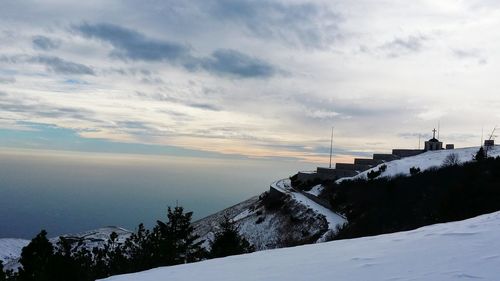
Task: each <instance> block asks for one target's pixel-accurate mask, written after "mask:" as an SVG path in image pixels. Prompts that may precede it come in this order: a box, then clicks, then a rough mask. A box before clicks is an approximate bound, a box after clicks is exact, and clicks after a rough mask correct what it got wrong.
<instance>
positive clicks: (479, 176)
mask: <svg viewBox="0 0 500 281" xmlns="http://www.w3.org/2000/svg"><path fill="white" fill-rule="evenodd" d="M326 191H327V192H328V196H329V198H330V203H331V206H333V207H332V208H333V209H334V210H335V211H336V212H339V213H342V214H344V215H345V216H346V217H347V220H348V221H349V224H348V225H346V226H345V227H344V228H342V230H341V231H340V232H339V233H338V235H337V237H336V238H337V239H341V238H353V237H361V236H368V235H378V234H383V233H390V232H396V231H404V230H410V229H415V228H417V227H421V226H424V225H429V224H434V223H442V222H449V221H455V220H462V219H466V218H471V217H474V216H477V215H481V214H485V213H490V212H494V211H498V210H500V158H496V159H492V158H488V159H484V160H483V161H476V162H469V163H463V164H462V165H454V166H446V167H442V168H440V169H429V170H426V171H422V172H420V173H418V174H415V175H414V176H411V177H405V176H400V177H394V178H380V179H374V180H362V179H358V180H354V181H343V182H342V183H340V184H334V185H330V186H328V188H326Z"/></svg>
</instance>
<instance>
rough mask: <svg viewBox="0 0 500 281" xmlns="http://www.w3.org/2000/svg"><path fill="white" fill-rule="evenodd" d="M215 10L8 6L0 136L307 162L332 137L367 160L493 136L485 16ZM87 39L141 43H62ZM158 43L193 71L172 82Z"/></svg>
mask: <svg viewBox="0 0 500 281" xmlns="http://www.w3.org/2000/svg"><path fill="white" fill-rule="evenodd" d="M227 3H228V2H227V1H209V2H206V1H185V2H178V1H165V2H161V1H160V2H159V1H151V2H147V1H146V2H145V3H141V4H138V3H137V2H135V1H106V2H102V1H85V2H81V1H79V2H77V1H74V2H73V1H72V2H71V3H69V2H68V1H55V0H51V1H47V2H44V3H43V5H42V4H40V3H38V2H36V1H35V2H33V3H31V4H28V3H27V2H18V1H10V2H8V3H6V4H5V5H4V6H3V8H2V10H1V11H0V24H1V32H0V85H2V91H3V92H5V93H7V94H6V95H0V113H1V114H2V117H0V127H3V128H12V127H13V126H14V125H15V122H16V121H17V122H40V123H47V124H54V125H57V126H60V127H64V128H71V129H75V130H77V131H79V132H80V134H81V135H82V136H84V137H99V138H105V139H110V140H116V141H127V142H141V143H157V144H165V145H176V146H181V147H188V148H194V149H200V150H211V151H219V152H223V153H237V154H243V155H248V156H296V157H299V158H304V159H312V158H314V159H317V155H315V154H311V149H310V147H314V148H318V149H319V148H320V147H323V146H324V143H325V141H326V142H328V140H327V137H328V132H327V131H328V130H329V128H330V127H331V126H332V124H335V127H336V130H338V132H337V133H336V134H337V136H338V137H337V142H336V145H338V146H339V148H342V149H345V150H346V151H349V150H352V151H355V150H357V151H360V150H363V151H366V150H370V149H374V150H380V149H387V150H388V149H390V148H392V146H399V147H404V146H407V145H408V146H409V145H413V140H408V139H404V138H401V137H400V136H399V134H400V133H408V132H412V133H418V132H427V131H429V129H432V127H434V126H435V124H436V123H437V120H438V119H441V120H442V121H443V123H444V124H446V126H447V128H448V130H449V131H450V132H449V133H450V135H451V134H454V135H468V134H472V133H471V132H472V131H474V132H477V127H478V126H481V125H482V124H484V123H487V122H493V123H497V122H496V121H494V120H491V118H492V116H494V118H498V113H497V105H498V104H499V103H500V97H498V95H497V93H496V88H497V77H496V68H497V65H496V64H497V63H496V62H497V61H499V60H498V58H499V56H500V37H499V36H498V35H497V34H498V31H497V29H498V26H499V25H500V10H499V9H498V5H496V4H494V3H492V2H487V1H474V2H473V3H472V2H467V3H466V2H463V1H451V0H445V1H439V3H438V2H436V1H430V0H421V1H413V2H411V3H409V2H400V1H378V2H373V1H368V0H365V1H356V2H353V1H335V2H332V1H299V0H294V1H278V0H276V1H265V3H264V2H263V3H264V4H265V5H264V4H263V5H264V6H265V7H269V9H267V10H266V11H265V13H262V11H261V9H262V7H260V6H256V4H255V3H254V2H248V1H242V2H238V3H233V5H230V6H227V5H225V4H227ZM488 5H492V9H487V8H485V7H489V6H488ZM12 15H19V16H16V17H13V16H12ZM222 15H226V16H224V17H222ZM252 15H253V16H252ZM55 18H57V20H54V19H55ZM84 23H85V24H87V25H88V26H94V27H95V26H101V24H108V25H107V26H112V27H114V29H113V30H114V31H113V32H118V31H120V30H121V31H123V30H125V31H129V35H130V34H132V35H134V34H135V35H134V36H136V37H137V38H139V39H140V40H139V41H134V40H128V41H126V42H125V41H123V40H121V41H120V40H118V39H117V40H118V41H117V40H114V41H113V40H108V39H103V38H100V39H101V40H96V39H95V38H94V37H92V36H87V37H85V36H81V33H78V32H77V31H75V28H74V27H75V26H79V25H82V24H84ZM108 31H109V30H108ZM113 32H111V33H113ZM108 35H110V34H108ZM111 35H112V34H111ZM134 36H132V37H134ZM91 37H92V38H91ZM34 39H38V43H39V44H37V43H34V41H33V40H34ZM47 39H48V40H47ZM115 39H116V38H115ZM129 39H130V38H129ZM132 39H133V38H132ZM134 42H136V43H137V44H138V45H134ZM166 42H175V44H174V45H175V46H181V48H180V49H182V51H183V52H185V53H184V54H189V56H188V57H189V58H193V57H194V58H202V59H205V60H202V61H204V62H205V64H203V63H202V64H198V66H197V67H198V69H199V71H193V69H190V68H189V65H188V64H187V62H188V60H185V58H183V60H182V64H183V66H182V67H179V66H178V65H176V64H175V63H172V62H171V60H167V59H165V56H164V54H165V52H163V51H164V48H165V47H168V46H170V45H168V44H166ZM33 44H35V46H34V45H33ZM120 44H121V45H120ZM167 45H168V46H167ZM40 46H42V47H40ZM151 46H152V47H154V48H155V50H148V48H149V47H151ZM162 50H163V51H162ZM220 50H231V51H230V52H226V53H222V54H221V53H220ZM116 51H119V52H121V53H122V55H123V54H128V55H129V56H128V57H127V56H122V58H121V59H117V58H116V57H113V56H110V53H113V52H115V53H116ZM132 51H134V54H135V55H138V54H139V55H140V57H141V58H143V59H137V56H130V52H132ZM151 52H152V53H151ZM158 54H163V55H162V56H160V57H158V56H156V57H155V56H154V55H158ZM217 54H219V55H217ZM388 56H389V57H390V58H388ZM2 58H3V59H2ZM12 58H18V59H17V60H14V59H12ZM144 58H149V59H144ZM155 58H157V59H155ZM169 58H170V57H169ZM228 60H229V61H230V63H229V64H228V63H227V62H228ZM481 62H487V63H481ZM261 66H262V67H261ZM267 66H269V67H270V68H268V67H267ZM276 69H279V71H277V70H276ZM47 70H49V71H47ZM256 70H258V72H255V71H256ZM249 71H250V72H251V73H250V72H249ZM252 71H254V72H252ZM259 71H260V72H259ZM229 72H238V73H240V74H241V73H243V74H244V75H246V74H248V73H250V74H252V73H254V74H255V73H258V74H259V73H260V74H261V75H250V76H251V78H250V79H242V78H241V75H221V73H222V74H227V73H229ZM89 74H90V75H89ZM268 74H272V75H268ZM445 135H446V134H444V135H443V136H445ZM367 139H368V140H369V141H367ZM462 139H463V142H462V143H457V145H470V144H471V143H469V140H468V139H467V138H462ZM384 143H385V144H386V145H381V144H384ZM291 147H295V149H291ZM297 147H298V148H301V149H297ZM304 147H309V148H308V149H306V148H304ZM346 153H347V152H346Z"/></svg>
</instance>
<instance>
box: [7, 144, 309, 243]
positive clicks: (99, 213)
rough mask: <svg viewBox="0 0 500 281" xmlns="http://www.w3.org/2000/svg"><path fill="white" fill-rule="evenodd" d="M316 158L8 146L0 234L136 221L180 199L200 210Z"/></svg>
mask: <svg viewBox="0 0 500 281" xmlns="http://www.w3.org/2000/svg"><path fill="white" fill-rule="evenodd" d="M313 166H314V165H311V164H305V163H300V162H296V161H286V160H283V161H272V160H253V159H213V158H188V157H171V156H145V155H118V154H91V153H70V152H55V151H43V152H41V151H28V150H23V151H20V150H17V151H11V150H4V151H1V152H0V238H5V237H19V238H31V237H33V236H34V235H35V234H36V233H38V232H39V231H40V230H41V229H46V230H47V231H48V232H49V236H57V235H60V234H64V233H75V232H79V231H84V230H90V229H94V228H98V227H102V226H108V225H117V226H122V227H125V228H128V229H134V228H135V227H136V226H137V225H138V224H139V223H140V222H143V223H145V224H146V226H151V225H153V224H154V222H155V221H156V220H157V219H165V218H166V208H167V206H169V205H170V206H175V205H176V204H177V203H178V204H179V205H181V206H183V207H185V209H186V210H190V211H193V212H194V216H193V217H194V218H195V219H197V218H202V217H204V216H206V215H209V214H211V213H214V212H216V211H218V210H221V209H223V208H226V207H229V206H231V205H233V204H236V203H238V202H240V201H242V200H244V199H247V198H249V197H251V196H254V195H258V194H260V193H261V192H263V191H265V190H267V189H268V187H269V184H270V183H271V182H272V181H274V180H277V179H280V178H284V177H288V176H290V175H292V174H294V173H295V172H296V171H297V170H299V169H311V168H312V167H313Z"/></svg>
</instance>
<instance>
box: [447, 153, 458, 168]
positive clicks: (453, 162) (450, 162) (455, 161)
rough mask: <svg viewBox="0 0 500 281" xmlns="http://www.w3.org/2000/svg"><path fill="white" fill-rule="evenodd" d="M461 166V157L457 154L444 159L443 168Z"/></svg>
mask: <svg viewBox="0 0 500 281" xmlns="http://www.w3.org/2000/svg"><path fill="white" fill-rule="evenodd" d="M458 164H460V157H459V156H458V154H456V153H451V154H448V156H446V158H444V161H443V166H455V165H458Z"/></svg>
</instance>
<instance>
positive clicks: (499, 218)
mask: <svg viewBox="0 0 500 281" xmlns="http://www.w3.org/2000/svg"><path fill="white" fill-rule="evenodd" d="M499 232H500V212H496V213H492V214H488V215H482V216H479V217H476V218H473V219H468V220H465V221H460V222H452V223H445V224H437V225H432V226H426V227H422V228H419V229H416V230H413V231H408V232H399V233H393V234H386V235H380V236H375V237H365V238H358V239H351V240H341V241H333V242H328V243H323V244H314V245H306V246H300V247H294V248H286V249H277V250H269V251H261V252H256V253H252V254H246V255H240V256H232V257H227V258H221V259H214V260H208V261H203V262H199V263H193V264H187V265H179V266H172V267H164V268H157V269H153V270H149V271H145V272H140V273H135V274H129V275H122V276H114V277H111V278H108V279H104V280H107V281H129V280H130V281H132V280H134V281H157V280H176V281H183V280H186V281H194V280H197V281H202V280H206V281H211V280H217V281H224V280H227V281H233V280H240V281H245V280H249V281H250V280H252V281H258V280H262V281H268V280H273V281H281V280H283V281H293V280H297V281H299V280H300V281H302V280H315V281H323V280H324V281H330V280H400V281H404V280H426V281H431V280H436V281H447V280H470V279H480V280H498V272H499V269H498V264H499V263H500V255H499V252H500V239H498V233H499Z"/></svg>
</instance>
